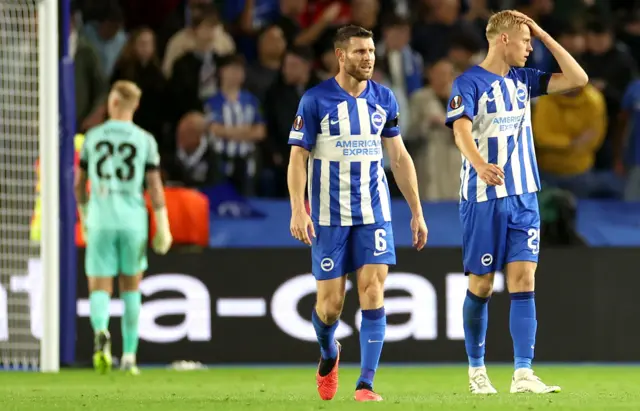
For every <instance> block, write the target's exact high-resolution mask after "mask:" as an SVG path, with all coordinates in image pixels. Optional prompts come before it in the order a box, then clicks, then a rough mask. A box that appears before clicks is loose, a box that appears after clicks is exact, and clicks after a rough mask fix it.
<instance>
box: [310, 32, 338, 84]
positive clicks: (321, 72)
mask: <svg viewBox="0 0 640 411" xmlns="http://www.w3.org/2000/svg"><path fill="white" fill-rule="evenodd" d="M318 48H319V49H320V62H319V63H318V66H317V67H316V70H315V73H316V76H317V77H318V79H320V80H322V81H324V80H328V79H330V78H331V77H334V76H335V75H337V74H338V71H340V64H339V63H338V58H337V57H336V50H335V48H334V47H333V42H326V43H322V44H320V45H319V47H318Z"/></svg>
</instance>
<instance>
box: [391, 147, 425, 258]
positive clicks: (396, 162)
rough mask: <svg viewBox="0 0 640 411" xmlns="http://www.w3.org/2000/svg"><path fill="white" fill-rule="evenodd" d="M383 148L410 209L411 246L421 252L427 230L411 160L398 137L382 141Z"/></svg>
mask: <svg viewBox="0 0 640 411" xmlns="http://www.w3.org/2000/svg"><path fill="white" fill-rule="evenodd" d="M383 142H384V147H385V149H386V150H387V153H389V163H390V165H391V171H392V172H393V176H394V177H395V180H396V183H397V184H398V188H399V189H400V191H401V192H402V195H403V196H404V198H405V200H407V203H408V204H409V208H410V209H411V215H412V218H411V232H412V233H413V246H414V247H415V248H416V249H418V250H422V249H423V248H424V246H425V244H426V243H427V236H428V233H429V231H428V229H427V224H426V223H425V221H424V216H423V214H422V204H421V203H420V195H419V194H418V177H417V176H416V168H415V165H414V164H413V159H412V158H411V156H410V155H409V152H408V151H407V148H406V147H405V145H404V142H403V141H402V138H401V137H400V136H397V137H393V138H385V139H383Z"/></svg>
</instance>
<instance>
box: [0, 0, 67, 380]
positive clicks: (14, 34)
mask: <svg viewBox="0 0 640 411" xmlns="http://www.w3.org/2000/svg"><path fill="white" fill-rule="evenodd" d="M63 1H64V0H63ZM0 33H1V35H0V133H1V136H2V138H1V139H0V144H1V148H0V369H2V368H5V369H30V370H40V371H45V372H57V371H58V370H59V366H60V361H59V334H60V327H59V321H60V319H59V312H60V309H59V271H60V270H59V253H58V249H59V237H58V236H59V213H58V210H59V179H58V176H59V167H58V162H59V161H58V154H59V148H58V147H59V141H60V140H59V111H58V106H59V103H58V96H59V90H58V63H59V56H58V0H0ZM38 185H39V193H38V188H37V186H38ZM38 202H40V203H38ZM34 210H36V211H34ZM32 218H33V220H37V224H31V223H32ZM35 227H37V229H35ZM32 229H33V230H32ZM34 264H35V265H38V266H41V267H42V270H35V269H34V268H33V267H34ZM40 271H41V272H42V275H31V274H32V273H35V272H40ZM34 310H36V312H34Z"/></svg>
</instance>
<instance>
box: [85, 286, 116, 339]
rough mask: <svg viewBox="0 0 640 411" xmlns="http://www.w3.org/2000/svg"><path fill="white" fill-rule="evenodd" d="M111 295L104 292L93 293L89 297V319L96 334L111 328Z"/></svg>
mask: <svg viewBox="0 0 640 411" xmlns="http://www.w3.org/2000/svg"><path fill="white" fill-rule="evenodd" d="M110 300H111V297H110V296H109V293H108V292H106V291H103V290H96V291H92V292H91V295H90V296H89V317H90V318H91V326H92V327H93V332H94V333H95V334H97V333H99V332H101V331H107V330H108V328H109V301H110Z"/></svg>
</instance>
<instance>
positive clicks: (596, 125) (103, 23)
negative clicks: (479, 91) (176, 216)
mask: <svg viewBox="0 0 640 411" xmlns="http://www.w3.org/2000/svg"><path fill="white" fill-rule="evenodd" d="M638 3H639V2H638V1H631V0H629V1H627V0H610V1H608V0H556V1H555V2H554V0H121V1H117V0H77V1H74V6H73V18H72V20H73V23H72V26H73V27H72V33H71V39H70V44H71V53H72V56H73V58H74V61H75V70H76V74H75V77H76V78H75V81H76V114H77V130H78V132H85V131H86V130H87V129H89V128H91V127H93V126H95V125H97V124H99V123H101V122H103V121H104V120H105V119H106V106H105V100H106V94H107V92H108V90H109V87H110V84H112V83H113V82H115V81H116V80H121V79H126V80H131V81H134V82H136V83H137V84H138V85H139V86H140V88H141V89H142V92H143V94H142V100H141V102H140V107H139V109H138V111H137V112H136V114H135V118H134V121H135V122H136V123H137V124H138V125H139V126H141V127H143V128H144V129H146V130H147V131H149V132H151V133H152V134H153V135H154V136H155V138H156V139H157V141H158V145H159V147H160V150H161V154H162V170H163V175H164V179H165V181H166V183H167V184H175V185H183V186H186V187H194V188H201V187H206V186H212V185H216V184H219V183H220V182H224V181H227V182H230V183H231V184H233V186H234V187H235V188H236V189H237V191H238V192H239V193H241V194H242V195H246V196H260V197H274V198H278V197H280V198H284V197H286V196H287V188H286V169H287V162H288V157H289V148H288V145H287V139H288V134H289V130H290V128H291V124H292V121H293V118H294V116H295V113H296V109H297V106H298V101H299V99H300V97H301V96H302V94H303V93H304V92H305V90H307V89H308V88H310V87H313V86H314V85H315V84H317V83H318V82H320V81H322V80H324V79H327V78H329V77H331V76H333V75H335V74H336V73H337V70H338V63H337V60H336V57H335V53H334V49H333V44H332V36H333V33H334V31H335V29H336V28H337V27H339V26H341V25H344V24H347V23H352V24H357V25H360V26H363V27H365V28H367V29H370V30H372V31H373V32H374V35H375V42H376V53H377V60H376V70H375V74H374V80H376V81H378V82H380V83H382V84H385V85H387V86H388V87H390V88H391V89H392V90H393V91H394V93H395V95H396V97H397V100H398V103H399V106H400V112H401V115H400V124H401V130H402V136H403V139H404V140H405V144H406V145H407V147H408V149H409V151H410V153H411V155H412V157H413V159H414V161H415V163H416V168H417V170H418V180H419V185H420V195H421V197H422V199H423V200H425V201H441V200H457V199H458V191H459V170H460V163H461V159H460V154H459V151H458V149H457V148H456V146H455V144H454V139H453V136H452V132H451V130H450V129H448V128H447V127H445V125H444V120H445V113H446V105H447V103H448V99H449V93H450V89H451V84H452V81H453V79H454V78H455V76H456V75H458V74H459V73H461V72H462V71H464V70H466V69H467V68H469V67H470V66H472V65H474V64H477V63H479V62H480V61H482V59H483V58H484V55H485V53H486V49H487V42H486V39H485V37H484V28H485V25H486V22H487V19H488V18H489V16H490V15H491V12H492V11H497V10H501V9H506V8H513V9H518V10H520V11H522V12H524V13H525V14H527V15H529V16H530V17H532V18H533V19H535V20H536V21H537V22H538V24H540V26H541V27H542V28H543V29H544V30H546V31H547V32H548V33H549V34H551V35H552V36H554V38H556V39H557V40H558V41H559V42H560V43H561V44H562V45H563V46H564V47H565V48H566V49H567V50H568V51H569V52H571V54H572V55H573V56H574V57H575V58H576V59H578V60H579V61H580V62H581V63H582V65H583V67H584V68H585V70H586V71H587V73H588V74H589V76H590V83H589V84H588V85H587V87H585V88H584V89H581V90H577V91H575V92H572V93H567V94H563V95H553V96H544V97H540V98H538V99H537V100H536V101H535V102H534V107H533V114H532V120H533V128H534V136H535V140H536V155H537V159H538V162H539V166H540V171H541V177H542V180H543V184H544V185H545V187H551V188H554V187H555V188H556V189H558V190H563V191H564V192H570V193H572V194H573V195H574V196H575V197H578V198H617V199H622V198H624V199H627V200H640V121H637V120H640V82H639V81H638V80H636V78H637V77H636V76H637V74H638V63H639V62H640V4H638ZM533 47H534V51H533V53H532V55H531V56H530V58H529V60H528V62H527V65H528V66H529V67H533V68H537V69H540V70H545V71H556V70H558V67H557V64H556V62H555V60H554V59H553V57H552V56H551V55H550V53H549V52H548V51H547V50H546V49H545V47H544V46H543V45H542V44H541V43H540V42H539V41H537V40H534V44H533ZM388 174H389V179H390V180H392V175H391V173H388ZM390 189H391V190H392V195H394V196H398V195H399V192H398V191H397V189H396V187H395V184H390Z"/></svg>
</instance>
